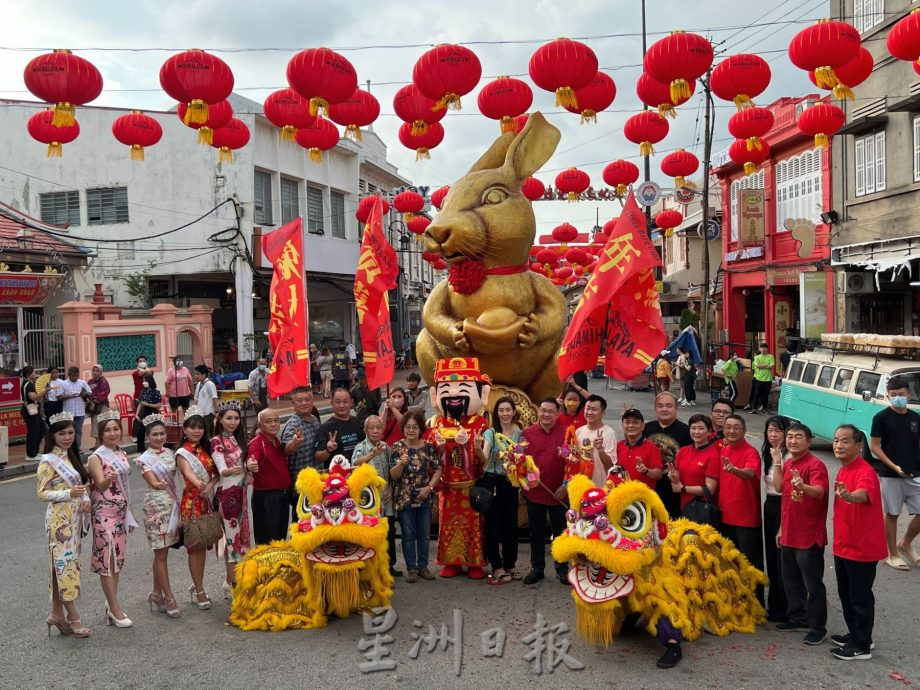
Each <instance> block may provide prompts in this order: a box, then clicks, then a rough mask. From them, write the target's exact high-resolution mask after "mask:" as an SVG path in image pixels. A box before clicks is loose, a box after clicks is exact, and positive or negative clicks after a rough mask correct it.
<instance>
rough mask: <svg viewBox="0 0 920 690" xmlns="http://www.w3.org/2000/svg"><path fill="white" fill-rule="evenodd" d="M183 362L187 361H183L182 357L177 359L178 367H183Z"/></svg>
mask: <svg viewBox="0 0 920 690" xmlns="http://www.w3.org/2000/svg"><path fill="white" fill-rule="evenodd" d="M183 364H185V362H183V361H182V360H181V359H177V360H176V366H177V367H181V366H182V365H183Z"/></svg>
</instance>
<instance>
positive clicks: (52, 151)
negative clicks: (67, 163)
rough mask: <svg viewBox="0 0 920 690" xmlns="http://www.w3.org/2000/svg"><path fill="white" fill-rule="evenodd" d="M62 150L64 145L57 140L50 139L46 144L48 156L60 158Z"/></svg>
mask: <svg viewBox="0 0 920 690" xmlns="http://www.w3.org/2000/svg"><path fill="white" fill-rule="evenodd" d="M63 152H64V147H63V146H61V143H60V142H58V141H52V142H51V143H50V144H48V158H60V157H61V154H62V153H63Z"/></svg>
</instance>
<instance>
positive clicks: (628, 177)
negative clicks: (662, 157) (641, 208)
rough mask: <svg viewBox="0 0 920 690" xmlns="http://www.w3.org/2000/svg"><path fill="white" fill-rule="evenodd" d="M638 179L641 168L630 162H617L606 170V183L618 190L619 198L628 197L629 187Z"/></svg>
mask: <svg viewBox="0 0 920 690" xmlns="http://www.w3.org/2000/svg"><path fill="white" fill-rule="evenodd" d="M638 179H639V166H637V165H636V164H635V163H630V162H629V161H624V160H616V161H613V162H612V163H608V164H607V167H606V168H604V182H606V183H607V184H608V185H610V186H611V187H613V188H614V189H616V192H617V195H619V196H626V192H627V191H629V190H628V189H627V188H628V187H629V185H631V184H633V183H634V182H635V181H636V180H638Z"/></svg>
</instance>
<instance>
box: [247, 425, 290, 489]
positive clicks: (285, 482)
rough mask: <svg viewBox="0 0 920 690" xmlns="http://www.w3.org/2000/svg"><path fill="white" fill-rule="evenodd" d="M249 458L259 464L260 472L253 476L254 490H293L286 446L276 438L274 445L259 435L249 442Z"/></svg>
mask: <svg viewBox="0 0 920 690" xmlns="http://www.w3.org/2000/svg"><path fill="white" fill-rule="evenodd" d="M247 457H249V458H251V459H253V460H255V461H256V462H258V463H259V471H258V472H256V473H254V474H253V482H252V488H253V489H255V490H256V491H285V490H287V489H290V488H291V475H290V473H289V472H288V457H287V455H285V453H284V445H283V444H282V443H281V442H280V441H278V438H277V437H275V442H274V443H272V442H271V441H269V440H268V438H267V437H266V436H264V435H263V434H261V433H259V434H256V437H255V438H254V439H252V440H251V441H250V442H249V454H248V456H247Z"/></svg>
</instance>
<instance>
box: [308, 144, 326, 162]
mask: <svg viewBox="0 0 920 690" xmlns="http://www.w3.org/2000/svg"><path fill="white" fill-rule="evenodd" d="M310 161H312V162H313V163H322V162H323V152H322V150H321V149H318V148H316V147H315V146H314V147H312V148H311V149H310Z"/></svg>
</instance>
